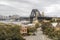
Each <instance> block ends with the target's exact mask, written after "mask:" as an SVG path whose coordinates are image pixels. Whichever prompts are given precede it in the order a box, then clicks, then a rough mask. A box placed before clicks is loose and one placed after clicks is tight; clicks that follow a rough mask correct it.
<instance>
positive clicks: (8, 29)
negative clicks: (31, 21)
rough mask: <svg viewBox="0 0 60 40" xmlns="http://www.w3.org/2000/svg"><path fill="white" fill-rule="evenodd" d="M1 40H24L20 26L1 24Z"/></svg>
mask: <svg viewBox="0 0 60 40" xmlns="http://www.w3.org/2000/svg"><path fill="white" fill-rule="evenodd" d="M0 40H24V39H23V38H22V36H21V34H20V26H18V25H9V24H3V25H2V24H0Z"/></svg>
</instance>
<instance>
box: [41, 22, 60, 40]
mask: <svg viewBox="0 0 60 40" xmlns="http://www.w3.org/2000/svg"><path fill="white" fill-rule="evenodd" d="M50 25H51V24H50V23H47V24H46V23H44V24H43V25H42V27H41V28H42V31H43V33H44V34H46V35H48V37H49V38H52V39H53V40H60V30H58V31H55V29H54V28H53V27H50Z"/></svg>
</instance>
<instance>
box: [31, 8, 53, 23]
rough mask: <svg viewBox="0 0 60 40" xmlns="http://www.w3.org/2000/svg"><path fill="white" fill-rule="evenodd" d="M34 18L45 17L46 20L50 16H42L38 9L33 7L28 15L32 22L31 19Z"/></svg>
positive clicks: (41, 18)
mask: <svg viewBox="0 0 60 40" xmlns="http://www.w3.org/2000/svg"><path fill="white" fill-rule="evenodd" d="M34 18H35V20H43V19H46V20H51V19H52V17H44V16H42V15H41V14H40V12H39V10H37V9H33V10H32V12H31V15H30V22H31V23H32V22H33V19H34Z"/></svg>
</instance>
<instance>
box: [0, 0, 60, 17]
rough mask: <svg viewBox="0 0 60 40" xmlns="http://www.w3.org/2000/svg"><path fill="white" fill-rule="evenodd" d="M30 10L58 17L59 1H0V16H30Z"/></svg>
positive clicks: (59, 12) (59, 13)
mask: <svg viewBox="0 0 60 40" xmlns="http://www.w3.org/2000/svg"><path fill="white" fill-rule="evenodd" d="M32 9H38V10H39V11H40V13H41V12H44V15H45V16H52V17H60V0H0V15H4V16H8V15H20V16H30V14H31V11H32Z"/></svg>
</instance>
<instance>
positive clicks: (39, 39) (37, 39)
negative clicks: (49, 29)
mask: <svg viewBox="0 0 60 40" xmlns="http://www.w3.org/2000/svg"><path fill="white" fill-rule="evenodd" d="M24 38H25V39H26V40H51V39H49V38H47V37H46V36H45V35H44V34H43V33H42V31H40V29H38V30H37V33H36V36H26V37H24Z"/></svg>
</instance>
